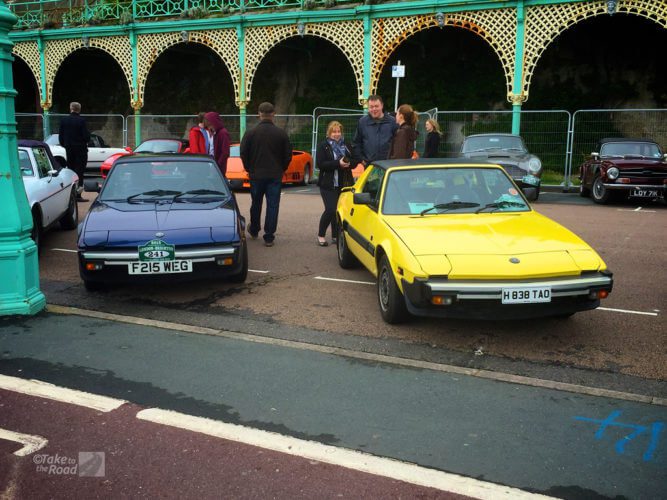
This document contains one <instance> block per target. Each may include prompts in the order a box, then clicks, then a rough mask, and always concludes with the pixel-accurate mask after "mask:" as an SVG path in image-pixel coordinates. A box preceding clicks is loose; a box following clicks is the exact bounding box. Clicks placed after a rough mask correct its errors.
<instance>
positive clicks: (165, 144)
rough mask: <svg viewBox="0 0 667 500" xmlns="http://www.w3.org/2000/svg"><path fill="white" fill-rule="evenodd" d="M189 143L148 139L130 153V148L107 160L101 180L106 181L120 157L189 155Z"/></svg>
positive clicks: (175, 140)
mask: <svg viewBox="0 0 667 500" xmlns="http://www.w3.org/2000/svg"><path fill="white" fill-rule="evenodd" d="M188 146H189V143H188V141H187V140H185V139H148V140H146V141H144V142H142V143H141V144H139V146H137V149H135V150H134V151H132V149H130V148H125V149H126V151H127V152H125V153H116V154H113V155H111V156H109V158H107V159H106V160H105V161H104V162H103V163H102V168H101V170H102V178H103V179H106V177H107V175H108V174H109V170H111V167H112V166H113V164H114V162H115V161H116V160H117V159H118V158H120V157H121V156H127V155H134V154H141V153H148V154H164V153H189V152H190V149H189V147H188Z"/></svg>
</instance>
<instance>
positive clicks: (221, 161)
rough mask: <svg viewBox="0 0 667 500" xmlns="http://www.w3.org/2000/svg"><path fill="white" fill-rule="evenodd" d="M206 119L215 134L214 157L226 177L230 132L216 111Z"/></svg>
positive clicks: (211, 112) (210, 113) (209, 113)
mask: <svg viewBox="0 0 667 500" xmlns="http://www.w3.org/2000/svg"><path fill="white" fill-rule="evenodd" d="M204 117H205V118H206V121H207V122H208V127H209V130H210V131H211V132H212V133H213V157H214V158H215V162H216V163H217V164H218V168H219V169H220V172H222V175H224V176H226V175H227V159H228V158H229V144H230V140H229V132H227V129H226V128H225V126H224V124H223V123H222V118H220V115H219V114H218V113H216V112H215V111H209V112H208V113H206V115H204Z"/></svg>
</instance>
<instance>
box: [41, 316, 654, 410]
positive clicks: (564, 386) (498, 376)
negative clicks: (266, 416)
mask: <svg viewBox="0 0 667 500" xmlns="http://www.w3.org/2000/svg"><path fill="white" fill-rule="evenodd" d="M47 308H48V311H49V312H52V313H56V314H76V315H78V316H84V317H88V318H98V319H105V320H109V321H120V322H123V323H128V324H131V325H144V326H152V327H155V328H161V329H163V330H172V331H177V332H187V333H196V334H199V335H212V336H215V337H223V338H228V339H234V340H243V341H246V342H256V343H258V344H268V345H277V346H281V347H288V348H290V349H301V350H304V351H313V352H319V353H324V354H332V355H335V356H345V357H348V358H353V359H363V360H365V361H374V362H379V363H388V364H392V365H398V366H409V367H412V368H418V369H420V370H432V371H437V372H443V373H455V374H458V375H468V376H471V377H478V378H484V379H489V380H498V381H502V382H509V383H511V384H518V385H529V386H531V387H543V388H547V389H554V390H556V391H565V392H573V393H576V394H587V395H589V396H599V397H604V398H611V399H620V400H624V401H636V402H639V403H647V404H654V405H659V406H667V398H661V397H658V396H647V395H644V394H634V393H631V392H621V391H612V390H609V389H600V388H598V387H587V386H584V385H577V384H569V383H566V382H555V381H553V380H544V379H539V378H531V377H524V376H521V375H512V374H509V373H502V372H494V371H490V370H479V369H477V368H465V367H461V366H455V365H446V364H442V363H433V362H430V361H420V360H416V359H408V358H399V357H395V356H387V355H385V354H375V353H369V352H362V351H353V350H352V349H343V348H340V347H329V346H323V345H318V344H308V343H306V342H297V341H294V340H285V339H279V338H273V337H262V336H259V335H251V334H248V333H239V332H231V331H229V330H216V329H214V328H206V327H202V326H192V325H184V324H179V323H170V322H167V321H159V320H154V319H146V318H137V317H132V316H121V315H119V314H110V313H104V312H100V311H88V310H85V309H77V308H75V307H66V306H58V305H54V304H49V305H48V306H47Z"/></svg>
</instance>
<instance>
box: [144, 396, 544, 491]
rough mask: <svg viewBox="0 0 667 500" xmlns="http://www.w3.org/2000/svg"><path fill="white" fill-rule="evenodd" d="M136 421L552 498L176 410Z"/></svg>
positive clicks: (396, 473) (411, 479)
mask: <svg viewBox="0 0 667 500" xmlns="http://www.w3.org/2000/svg"><path fill="white" fill-rule="evenodd" d="M137 418H138V419H140V420H147V421H149V422H154V423H157V424H162V425H169V426H171V427H177V428H179V429H185V430H189V431H192V432H199V433H201V434H205V435H207V436H214V437H218V438H221V439H227V440H230V441H234V442H237V443H243V444H247V445H250V446H256V447H258V448H263V449H266V450H273V451H277V452H279V453H284V454H286V455H293V456H296V457H301V458H306V459H309V460H316V461H318V462H323V463H328V464H332V465H337V466H340V467H345V468H346V469H351V470H356V471H361V472H366V473H368V474H374V475H376V476H381V477H386V478H390V479H395V480H398V481H405V482H407V483H411V484H416V485H419V486H426V487H428V488H436V489H439V490H442V491H447V492H451V493H458V494H460V495H465V496H468V497H474V498H482V499H487V498H488V499H498V498H512V499H515V498H516V499H523V498H526V499H528V498H535V499H537V498H551V497H545V496H543V495H539V494H535V493H528V492H526V491H522V490H519V489H516V488H511V487H509V486H502V485H499V484H494V483H487V482H485V481H480V480H479V479H473V478H469V477H464V476H459V475H457V474H451V473H448V472H442V471H439V470H434V469H428V468H426V467H421V466H419V465H416V464H413V463H410V462H403V461H400V460H396V459H393V458H385V457H378V456H375V455H370V454H368V453H363V452H361V451H356V450H349V449H346V448H339V447H336V446H331V445H326V444H322V443H317V442H315V441H306V440H304V439H298V438H295V437H291V436H284V435H282V434H278V433H275V432H269V431H263V430H259V429H253V428H250V427H245V426H242V425H236V424H228V423H225V422H219V421H216V420H210V419H207V418H202V417H193V416H191V415H185V414H183V413H178V412H174V411H166V410H160V409H158V408H149V409H148V410H142V411H140V412H139V413H137Z"/></svg>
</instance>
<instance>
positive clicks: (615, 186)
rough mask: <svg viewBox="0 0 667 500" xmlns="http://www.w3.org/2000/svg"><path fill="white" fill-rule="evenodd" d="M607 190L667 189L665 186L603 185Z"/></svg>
mask: <svg viewBox="0 0 667 500" xmlns="http://www.w3.org/2000/svg"><path fill="white" fill-rule="evenodd" d="M603 186H604V187H606V188H607V189H655V190H656V191H664V190H665V189H666V188H667V185H665V184H659V185H655V184H616V183H615V184H603Z"/></svg>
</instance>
